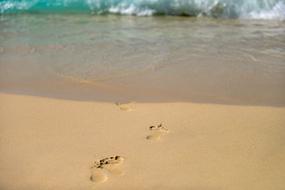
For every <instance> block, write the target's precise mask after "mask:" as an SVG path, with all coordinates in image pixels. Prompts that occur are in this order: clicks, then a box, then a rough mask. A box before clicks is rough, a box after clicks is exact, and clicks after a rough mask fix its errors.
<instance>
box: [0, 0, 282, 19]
mask: <svg viewBox="0 0 285 190" xmlns="http://www.w3.org/2000/svg"><path fill="white" fill-rule="evenodd" d="M22 12H29V13H42V12H45V13H46V12H49V13H59V12H60V13H63V12H65V13H87V14H97V15H98V14H122V15H137V16H151V15H181V16H210V17H223V18H256V19H284V18H285V0H1V1H0V13H2V14H9V13H22Z"/></svg>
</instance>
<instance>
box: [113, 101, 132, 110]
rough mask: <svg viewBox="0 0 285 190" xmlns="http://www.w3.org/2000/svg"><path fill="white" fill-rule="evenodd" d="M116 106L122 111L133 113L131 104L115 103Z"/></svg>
mask: <svg viewBox="0 0 285 190" xmlns="http://www.w3.org/2000/svg"><path fill="white" fill-rule="evenodd" d="M116 105H117V106H118V107H119V108H120V110H122V111H133V108H132V107H131V103H125V104H123V103H120V102H117V103H116Z"/></svg>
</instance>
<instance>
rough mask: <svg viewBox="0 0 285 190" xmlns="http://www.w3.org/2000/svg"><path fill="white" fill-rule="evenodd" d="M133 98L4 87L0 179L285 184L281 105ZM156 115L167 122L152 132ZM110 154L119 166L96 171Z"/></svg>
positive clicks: (34, 186)
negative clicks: (91, 98)
mask: <svg viewBox="0 0 285 190" xmlns="http://www.w3.org/2000/svg"><path fill="white" fill-rule="evenodd" d="M129 106H130V107H131V108H132V109H133V110H132V111H128V109H125V108H123V109H120V108H119V107H118V106H117V105H115V104H112V103H100V102H76V101H67V100H66V101H65V100H56V99H47V98H39V97H29V96H19V95H7V94H0V189H1V190H10V189H11V190H12V189H15V190H39V189H41V190H47V189H49V190H59V189H61V190H67V189H68V190H79V189H80V190H87V189H122V190H123V189H157V190H159V189H161V190H168V189H177V190H180V189H181V190H184V189H191V190H192V189H193V190H226V189H229V190H247V189H248V190H255V189H256V190H262V189H264V190H269V189H272V190H281V189H285V182H284V179H285V163H284V160H285V128H284V126H285V108H273V107H250V106H224V105H206V104H192V103H149V104H147V103H143V104H141V103H133V104H131V105H129ZM160 122H163V126H165V127H167V128H168V129H169V130H170V132H169V133H168V134H165V135H163V136H162V137H161V139H160V140H158V141H156V140H147V139H146V136H148V135H149V134H151V131H149V129H148V127H149V126H151V125H157V124H159V123H160ZM114 155H120V156H123V157H124V158H125V161H124V163H123V164H122V167H121V169H120V170H121V173H123V175H117V174H116V173H112V172H111V173H110V172H108V171H107V170H104V171H105V172H106V175H107V177H108V179H107V180H106V182H105V183H100V184H96V183H94V182H92V181H90V175H91V173H92V169H90V166H92V163H93V161H94V160H96V159H101V158H105V157H109V156H114Z"/></svg>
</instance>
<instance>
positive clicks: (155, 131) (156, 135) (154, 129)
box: [146, 123, 169, 140]
mask: <svg viewBox="0 0 285 190" xmlns="http://www.w3.org/2000/svg"><path fill="white" fill-rule="evenodd" d="M149 130H150V131H151V134H150V135H148V136H147V137H146V139H147V140H160V139H161V137H162V136H163V135H166V134H167V133H169V130H168V129H167V128H166V127H164V126H162V123H160V124H159V125H157V126H153V125H152V126H150V127H149Z"/></svg>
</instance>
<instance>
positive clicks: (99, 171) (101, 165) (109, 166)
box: [90, 156, 125, 183]
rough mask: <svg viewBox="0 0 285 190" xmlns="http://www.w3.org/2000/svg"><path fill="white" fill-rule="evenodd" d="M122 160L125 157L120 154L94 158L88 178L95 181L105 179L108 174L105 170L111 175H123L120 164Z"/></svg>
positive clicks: (98, 181)
mask: <svg viewBox="0 0 285 190" xmlns="http://www.w3.org/2000/svg"><path fill="white" fill-rule="evenodd" d="M124 160H125V159H124V158H123V157H122V156H111V157H107V158H103V159H101V160H96V161H95V162H94V163H93V165H92V166H91V168H90V169H91V176H90V180H91V181H92V182H95V183H102V182H105V181H107V179H108V176H107V173H106V171H108V173H110V174H113V175H119V176H120V175H123V174H124V172H123V170H122V169H121V167H120V166H121V165H122V164H123V162H124Z"/></svg>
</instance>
